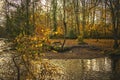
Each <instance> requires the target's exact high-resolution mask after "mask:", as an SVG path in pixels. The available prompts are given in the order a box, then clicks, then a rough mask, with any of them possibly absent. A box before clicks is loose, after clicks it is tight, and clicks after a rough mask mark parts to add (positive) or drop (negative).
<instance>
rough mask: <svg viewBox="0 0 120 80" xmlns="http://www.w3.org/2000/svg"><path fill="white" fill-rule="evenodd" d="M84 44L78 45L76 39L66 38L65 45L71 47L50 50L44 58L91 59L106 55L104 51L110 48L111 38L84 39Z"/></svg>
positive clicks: (111, 44)
mask: <svg viewBox="0 0 120 80" xmlns="http://www.w3.org/2000/svg"><path fill="white" fill-rule="evenodd" d="M51 41H52V42H56V41H57V42H63V40H60V39H59V40H51ZM84 41H85V43H86V44H81V45H78V43H77V40H74V39H73V40H70V39H68V40H66V44H65V46H67V47H72V48H71V49H70V50H68V51H65V52H56V51H50V52H47V53H46V56H45V58H49V59H81V58H82V59H92V58H99V57H103V56H106V55H105V54H104V53H105V52H106V51H110V50H112V46H113V40H108V39H99V40H98V41H97V40H96V39H85V40H84Z"/></svg>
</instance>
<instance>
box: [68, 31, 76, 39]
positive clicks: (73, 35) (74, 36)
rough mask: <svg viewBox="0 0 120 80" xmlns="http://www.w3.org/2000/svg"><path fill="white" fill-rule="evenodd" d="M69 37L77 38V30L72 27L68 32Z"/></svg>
mask: <svg viewBox="0 0 120 80" xmlns="http://www.w3.org/2000/svg"><path fill="white" fill-rule="evenodd" d="M67 38H69V39H76V38H77V35H76V33H75V31H74V30H72V29H71V30H70V31H69V33H68V34H67Z"/></svg>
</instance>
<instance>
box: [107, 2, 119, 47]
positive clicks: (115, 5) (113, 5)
mask: <svg viewBox="0 0 120 80" xmlns="http://www.w3.org/2000/svg"><path fill="white" fill-rule="evenodd" d="M106 4H107V5H108V6H109V9H110V12H111V18H112V20H111V21H112V29H113V30H112V32H113V39H114V46H113V48H114V49H117V48H118V47H119V43H118V31H119V26H120V25H119V23H120V21H119V18H120V15H119V14H120V9H119V8H120V1H119V0H107V1H106Z"/></svg>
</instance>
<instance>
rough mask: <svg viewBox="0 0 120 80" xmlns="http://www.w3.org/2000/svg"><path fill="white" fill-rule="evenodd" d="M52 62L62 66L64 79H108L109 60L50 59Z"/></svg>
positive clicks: (109, 76) (109, 77) (109, 71)
mask: <svg viewBox="0 0 120 80" xmlns="http://www.w3.org/2000/svg"><path fill="white" fill-rule="evenodd" d="M50 61H51V62H52V63H54V64H56V65H58V66H60V67H63V69H64V71H65V72H66V76H67V79H66V80H110V79H111V60H110V59H109V58H107V57H105V58H96V59H67V60H65V59H52V60H50Z"/></svg>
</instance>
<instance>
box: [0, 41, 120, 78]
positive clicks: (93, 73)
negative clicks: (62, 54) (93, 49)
mask: <svg viewBox="0 0 120 80" xmlns="http://www.w3.org/2000/svg"><path fill="white" fill-rule="evenodd" d="M9 49H10V48H9V46H8V43H6V41H5V39H0V80H16V78H15V77H13V74H14V73H15V72H16V71H15V69H13V68H14V64H13V62H12V58H11V57H12V54H11V52H12V51H10V50H9ZM49 61H50V63H52V64H54V65H56V66H59V67H61V68H62V69H63V72H64V73H65V75H64V76H65V78H64V79H57V80H120V77H119V76H120V74H119V72H120V64H119V63H120V59H119V58H117V59H116V58H115V60H114V59H113V58H109V57H101V58H93V59H49ZM15 75H16V74H15ZM15 75H14V76H15ZM37 80H39V79H37ZM46 80H47V79H46Z"/></svg>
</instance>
